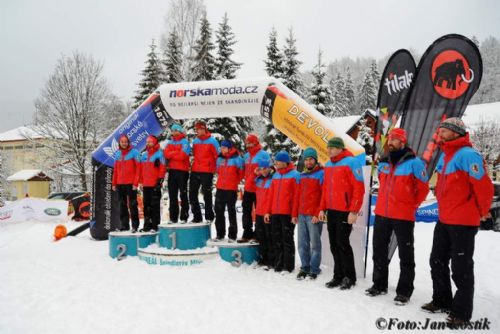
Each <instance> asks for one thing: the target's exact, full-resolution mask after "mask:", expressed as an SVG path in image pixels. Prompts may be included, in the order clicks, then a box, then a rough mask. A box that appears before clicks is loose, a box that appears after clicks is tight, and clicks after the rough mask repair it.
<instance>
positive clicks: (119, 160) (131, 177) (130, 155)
mask: <svg viewBox="0 0 500 334" xmlns="http://www.w3.org/2000/svg"><path fill="white" fill-rule="evenodd" d="M139 157H140V153H139V151H137V150H136V149H135V148H132V147H131V146H129V148H127V149H125V150H123V149H121V148H120V149H119V150H118V151H116V153H115V156H114V158H115V164H114V169H113V181H112V184H113V186H117V185H125V184H131V185H134V186H136V187H137V179H138V175H139Z"/></svg>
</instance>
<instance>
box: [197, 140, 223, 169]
mask: <svg viewBox="0 0 500 334" xmlns="http://www.w3.org/2000/svg"><path fill="white" fill-rule="evenodd" d="M219 152H220V147H219V142H218V141H217V140H216V139H215V138H214V137H212V135H211V134H210V133H209V132H207V133H206V134H205V135H204V136H202V137H199V136H198V137H196V138H195V139H194V140H193V157H194V160H193V166H192V167H191V171H192V172H202V173H212V174H213V173H215V170H216V167H217V166H216V162H217V157H218V156H219Z"/></svg>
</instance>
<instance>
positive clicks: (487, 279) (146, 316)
mask: <svg viewBox="0 0 500 334" xmlns="http://www.w3.org/2000/svg"><path fill="white" fill-rule="evenodd" d="M77 225H78V224H77V223H68V227H69V228H72V227H73V226H77ZM433 227H434V224H425V223H419V224H417V226H416V229H415V235H416V262H417V268H416V271H417V275H416V280H415V287H416V288H415V292H414V295H413V297H412V300H411V302H410V304H409V305H407V306H395V305H394V304H393V302H392V299H393V298H394V289H395V285H396V281H397V275H398V272H399V271H398V261H397V260H396V261H393V262H392V264H391V269H390V272H391V277H390V286H389V290H390V292H389V294H388V295H386V296H382V297H377V298H370V297H367V296H365V295H364V290H365V289H366V288H368V287H369V286H370V283H371V281H370V278H371V270H372V268H371V267H372V264H371V261H370V262H369V266H368V279H361V280H359V281H358V284H357V286H356V287H355V288H354V289H353V290H351V291H339V290H336V289H335V290H328V289H326V288H325V287H324V283H325V282H326V281H327V280H329V279H330V278H331V268H324V271H323V274H321V275H320V276H319V277H318V279H317V281H301V282H299V281H296V279H295V274H293V275H288V276H282V275H279V274H276V273H274V272H265V271H263V270H261V269H253V268H251V267H249V266H242V267H240V268H234V267H232V266H231V265H230V264H228V263H225V262H222V261H221V260H218V259H217V260H213V261H210V262H207V263H205V264H203V265H202V266H200V267H189V268H170V267H160V266H150V265H147V264H146V263H144V262H140V261H139V260H138V259H137V258H131V257H128V258H127V259H125V260H123V261H120V262H118V261H116V260H112V259H111V258H110V257H109V256H108V242H107V241H93V240H91V239H90V236H89V234H88V231H87V232H84V233H82V234H81V235H79V236H77V237H68V238H66V239H63V240H61V241H59V242H53V241H52V237H51V235H52V231H53V228H54V224H51V223H40V222H25V223H17V224H16V223H11V224H3V225H2V224H0V333H2V334H4V333H151V332H161V333H195V332H196V333H199V332H204V333H302V334H303V333H377V332H380V330H378V329H377V327H376V325H375V321H376V320H377V319H378V318H380V317H384V318H386V319H389V318H398V319H399V320H401V321H406V320H411V321H422V322H424V321H425V319H426V318H430V319H431V320H437V321H440V320H442V319H444V316H443V315H429V314H426V313H423V312H421V311H420V310H419V308H420V305H421V304H423V303H424V302H427V301H429V300H430V298H431V291H432V289H431V286H432V282H431V278H430V273H429V265H428V257H429V252H430V249H431V243H432V231H433ZM324 232H326V229H324ZM499 240H500V233H495V232H489V231H481V232H479V233H478V236H477V239H476V254H475V262H476V294H475V310H474V315H473V319H480V318H484V317H487V318H489V320H490V321H491V332H494V333H499V332H500V320H498V317H497V316H498V311H499V310H500V289H498V280H499V278H500V262H499V261H498V256H499V254H500V242H499ZM297 263H299V259H298V257H297ZM392 332H400V331H398V330H397V329H395V328H394V329H392ZM420 332H423V331H420Z"/></svg>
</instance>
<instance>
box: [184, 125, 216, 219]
mask: <svg viewBox="0 0 500 334" xmlns="http://www.w3.org/2000/svg"><path fill="white" fill-rule="evenodd" d="M194 127H195V130H196V138H195V139H194V140H193V153H192V154H193V165H192V167H191V175H190V177H189V203H190V205H191V211H192V212H193V220H192V222H193V223H201V222H202V221H203V218H202V215H201V208H200V202H199V200H198V194H199V192H200V186H201V191H202V193H203V199H204V201H205V220H206V221H207V222H208V223H212V222H213V221H214V210H213V206H212V187H213V178H214V173H215V169H216V162H217V157H218V156H219V152H220V149H219V143H218V142H217V140H216V139H215V138H214V137H213V136H212V135H211V134H210V132H209V131H208V129H207V124H206V123H205V122H203V121H197V122H196V123H195V126H194Z"/></svg>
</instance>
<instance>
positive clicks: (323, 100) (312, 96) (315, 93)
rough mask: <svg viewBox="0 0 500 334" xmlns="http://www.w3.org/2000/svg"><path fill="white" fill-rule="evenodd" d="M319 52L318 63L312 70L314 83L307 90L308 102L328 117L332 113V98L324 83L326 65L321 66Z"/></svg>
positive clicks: (319, 53) (320, 54)
mask: <svg viewBox="0 0 500 334" xmlns="http://www.w3.org/2000/svg"><path fill="white" fill-rule="evenodd" d="M321 56H322V52H321V50H319V51H318V63H317V64H316V65H315V66H314V68H313V70H312V75H313V77H314V82H313V84H312V85H311V88H310V89H309V97H308V102H309V103H310V104H311V105H313V106H314V108H316V110H318V111H319V112H320V113H322V114H323V115H326V116H330V115H331V114H332V112H333V105H332V104H333V96H332V91H331V89H330V86H329V85H328V84H327V83H325V81H326V65H325V64H323V62H322V59H321Z"/></svg>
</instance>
